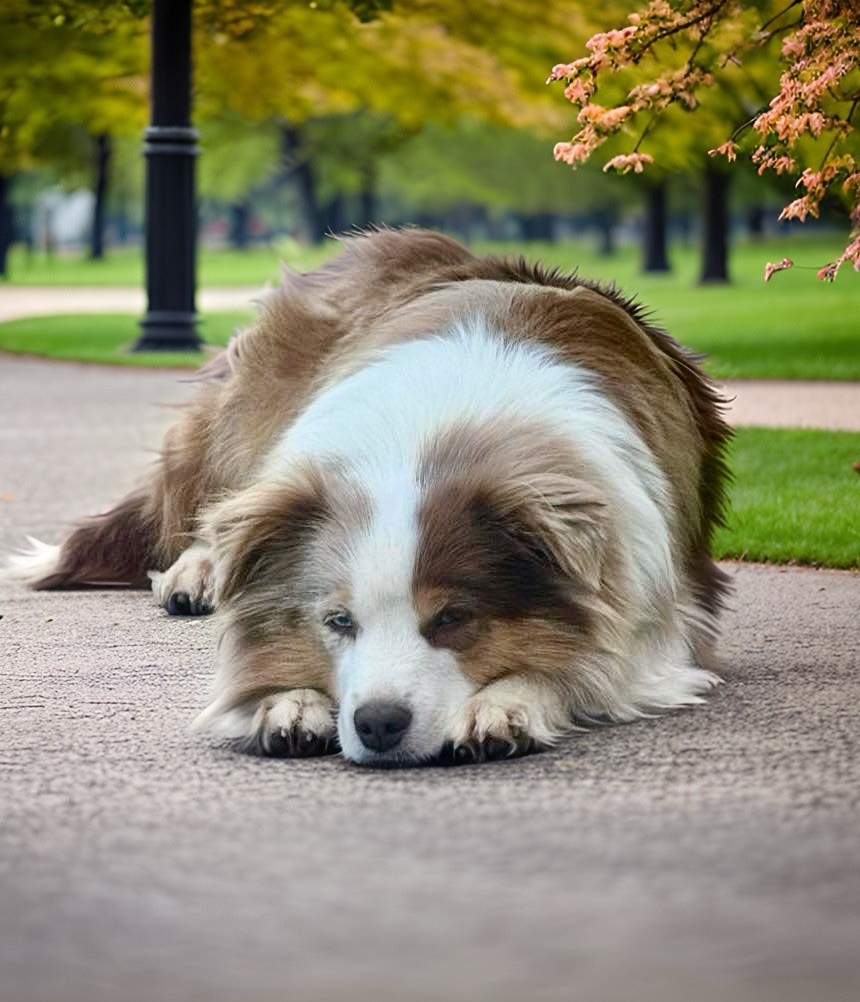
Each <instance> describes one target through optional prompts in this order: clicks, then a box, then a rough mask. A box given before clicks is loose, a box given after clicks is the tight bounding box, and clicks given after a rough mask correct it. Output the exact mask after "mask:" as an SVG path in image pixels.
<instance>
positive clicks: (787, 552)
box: [715, 428, 860, 569]
mask: <svg viewBox="0 0 860 1002" xmlns="http://www.w3.org/2000/svg"><path fill="white" fill-rule="evenodd" d="M858 461H860V434H858V433H856V432H837V431H813V430H807V429H802V430H786V429H774V428H741V429H739V430H738V433H737V436H736V438H735V440H734V443H733V445H732V448H731V467H732V470H733V472H734V476H735V483H734V486H733V488H732V491H731V508H730V511H729V517H728V521H729V528H728V529H721V530H720V531H719V532H718V533H717V538H716V545H715V552H716V554H717V555H718V556H719V557H723V558H732V559H744V560H755V561H768V562H772V563H778V564H785V563H797V564H810V565H821V566H825V567H844V568H854V569H857V568H860V476H858V474H857V471H855V470H854V469H853V468H852V465H853V464H854V463H856V462H858Z"/></svg>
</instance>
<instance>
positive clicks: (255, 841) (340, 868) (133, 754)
mask: <svg viewBox="0 0 860 1002" xmlns="http://www.w3.org/2000/svg"><path fill="white" fill-rule="evenodd" d="M176 379H177V374H176V373H171V372H164V371H131V370H118V369H103V368H97V367H92V366H85V365H75V364H63V363H50V362H44V361H37V360H32V359H14V358H10V357H9V356H0V550H2V549H8V547H9V546H10V545H16V544H17V543H19V542H20V540H21V539H22V537H23V535H24V533H25V532H32V533H34V534H35V535H37V536H41V537H42V538H44V539H46V540H48V541H55V540H57V539H58V538H59V536H60V534H61V531H62V528H61V527H62V525H63V523H65V522H67V521H68V520H70V519H72V518H74V517H75V516H76V515H80V514H83V513H89V512H92V511H95V510H98V509H99V508H100V507H102V506H103V505H105V504H107V503H109V502H110V501H112V500H113V499H115V497H116V495H117V493H118V492H119V491H121V490H123V489H125V488H126V487H128V486H129V484H130V483H131V481H132V480H133V478H134V477H135V475H136V474H137V473H138V472H139V471H140V469H141V464H142V463H145V462H146V454H145V453H144V447H145V446H146V445H156V444H157V440H158V434H159V432H160V430H161V428H162V427H163V426H164V424H165V423H166V422H167V420H169V418H170V416H171V415H170V412H169V410H164V409H162V410H156V409H153V408H152V406H151V404H152V403H153V402H156V401H160V402H164V403H167V404H172V403H175V402H177V401H178V400H179V399H181V398H182V397H183V396H184V395H185V393H186V392H187V387H185V386H183V384H180V383H177V381H176ZM730 570H731V573H732V574H733V576H734V578H735V582H736V597H735V599H734V603H733V604H734V609H733V611H732V612H731V613H730V614H729V615H728V616H727V617H726V624H725V633H724V640H723V643H722V652H723V657H724V659H725V662H726V665H727V668H726V671H725V673H724V674H725V677H726V682H727V684H726V685H725V686H723V687H721V688H720V690H719V691H718V692H717V693H716V694H715V695H714V697H713V698H712V699H711V700H710V701H709V702H708V704H707V705H706V706H704V707H701V708H698V709H696V710H692V711H689V712H684V713H677V714H672V715H669V716H666V717H663V718H659V719H654V720H647V721H642V722H640V723H637V724H633V725H628V726H625V727H614V728H607V729H605V730H600V731H596V732H593V733H591V734H587V735H584V736H581V737H577V738H572V739H570V740H568V741H565V742H564V743H563V744H562V745H561V746H560V747H559V748H558V749H556V750H555V751H553V752H550V753H546V754H543V755H539V756H534V757H531V758H528V759H523V760H519V761H515V762H511V763H501V764H490V765H486V766H473V767H464V768H460V769H449V770H443V769H424V770H409V771H397V772H375V771H368V770H361V769H358V768H356V767H352V766H349V765H347V764H345V763H344V762H343V761H342V760H340V759H338V758H331V759H324V760H310V761H299V762H287V761H266V760H260V759H255V758H250V757H246V756H241V755H236V754H234V753H232V752H231V751H229V750H228V749H226V748H224V747H222V746H219V745H217V744H214V743H212V742H211V741H209V740H207V739H205V738H199V737H195V736H192V735H190V734H189V733H188V729H187V725H188V722H189V721H190V720H191V719H192V717H193V716H194V714H195V713H196V711H197V710H198V709H199V708H200V707H201V706H202V705H203V703H204V702H205V698H206V692H207V687H208V684H209V679H210V665H211V660H212V645H213V629H212V622H211V620H208V619H207V620H190V621H184V620H177V619H170V618H169V617H167V616H166V615H164V614H163V613H162V612H161V611H160V610H159V609H157V608H156V607H155V606H154V605H153V604H152V602H151V599H150V598H149V596H148V595H146V594H145V593H142V592H132V591H107V592H87V591H80V592H70V593H41V594H37V593H32V592H27V591H23V590H20V589H18V588H17V587H14V586H11V585H8V584H0V615H2V616H3V618H2V620H0V680H2V683H0V684H2V689H0V726H2V730H0V735H2V737H0V999H2V1000H3V1002H108V1000H110V1002H114V1000H117V999H122V1000H124V1002H186V1000H188V1002H191V1000H195V1002H196V1000H201V1002H202V1000H204V999H205V1000H206V1002H227V1000H234V999H242V1000H243V1002H263V1000H265V1002H269V1000H272V1002H274V1000H276V999H277V1000H278V1002H282V1000H284V999H290V1000H298V1002H305V1000H308V1002H328V1000H338V999H343V998H349V999H350V1000H356V1002H363V1000H365V999H366V1000H371V999H372V1000H373V1002H402V1000H408V1002H411V1000H415V1002H424V1000H427V1002H431V1000H432V1002H444V1000H452V1002H460V1000H463V1002H465V1000H470V1002H484V1000H488V1002H489V1000H492V1002H508V1000H510V1002H514V1000H516V1002H521V1000H522V999H528V1000H529V1002H545V1000H546V1002H556V1000H557V1002H577V1000H580V999H582V1000H588V1002H651V1000H653V1002H722V1000H726V1002H728V1000H732V1002H810V1000H815V1002H849V1000H851V1002H854V1000H855V999H856V998H857V985H858V983H860V951H858V943H860V908H858V902H860V866H858V857H860V850H858V827H860V762H858V751H860V748H859V747H858V745H860V657H858V650H860V626H858V624H860V615H858V613H860V608H858V607H860V575H857V574H850V573H840V572H816V571H808V570H799V569H780V568H772V567H759V566H739V567H731V568H730Z"/></svg>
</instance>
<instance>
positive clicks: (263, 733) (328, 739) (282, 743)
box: [255, 689, 340, 758]
mask: <svg viewBox="0 0 860 1002" xmlns="http://www.w3.org/2000/svg"><path fill="white" fill-rule="evenodd" d="M255 729H256V733H257V735H258V741H259V747H260V750H261V751H262V752H263V754H264V755H271V756H272V757H273V758H312V757H316V756H319V755H332V754H334V753H335V752H337V751H339V750H340V746H339V744H338V741H337V733H336V730H335V716H334V706H333V704H332V702H331V700H330V699H329V698H328V697H327V696H324V695H323V694H322V693H321V692H316V691H315V690H313V689H296V690H292V691H290V692H282V693H278V694H277V695H275V696H269V697H267V698H266V699H264V700H263V701H262V702H261V704H260V706H259V708H258V710H257V720H256V728H255Z"/></svg>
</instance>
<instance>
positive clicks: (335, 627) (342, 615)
mask: <svg viewBox="0 0 860 1002" xmlns="http://www.w3.org/2000/svg"><path fill="white" fill-rule="evenodd" d="M323 623H324V624H325V625H326V626H327V627H328V628H329V629H330V630H332V631H333V632H334V633H339V634H340V635H341V636H345V637H351V636H352V635H353V634H354V633H355V620H354V619H353V618H352V616H351V615H350V614H349V613H348V612H347V611H346V610H345V609H340V610H338V611H337V612H330V613H329V614H328V615H327V616H326V617H325V618H324V619H323Z"/></svg>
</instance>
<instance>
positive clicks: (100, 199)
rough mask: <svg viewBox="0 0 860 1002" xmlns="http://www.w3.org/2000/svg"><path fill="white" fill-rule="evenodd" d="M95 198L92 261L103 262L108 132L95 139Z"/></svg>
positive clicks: (91, 241)
mask: <svg viewBox="0 0 860 1002" xmlns="http://www.w3.org/2000/svg"><path fill="white" fill-rule="evenodd" d="M94 142H95V168H96V169H95V180H96V183H95V196H96V201H95V205H94V206H93V228H92V232H91V234H90V260H91V261H101V260H102V258H104V256H105V206H106V203H107V192H108V181H109V175H110V160H111V138H110V136H109V135H108V134H107V133H106V132H102V133H100V134H99V135H98V136H96V137H95V140H94Z"/></svg>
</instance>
